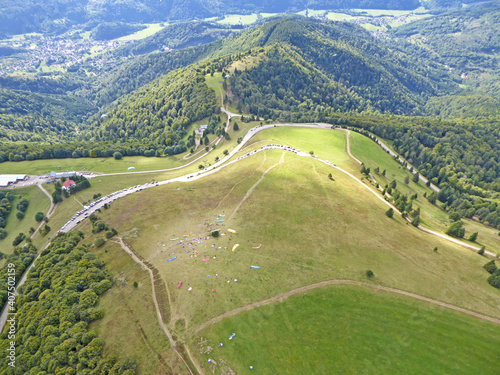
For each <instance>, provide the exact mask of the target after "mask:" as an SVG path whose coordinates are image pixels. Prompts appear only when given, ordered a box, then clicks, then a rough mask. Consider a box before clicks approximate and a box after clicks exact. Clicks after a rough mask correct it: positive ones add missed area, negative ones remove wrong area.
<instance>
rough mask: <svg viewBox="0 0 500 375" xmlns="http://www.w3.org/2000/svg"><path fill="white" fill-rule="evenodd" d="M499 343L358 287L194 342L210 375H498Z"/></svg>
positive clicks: (489, 332)
mask: <svg viewBox="0 0 500 375" xmlns="http://www.w3.org/2000/svg"><path fill="white" fill-rule="evenodd" d="M232 333H235V334H236V336H235V337H234V338H233V340H231V341H229V340H228V338H229V337H230V335H231V334H232ZM219 343H223V345H224V346H223V347H219ZM284 343H286V345H284ZM499 345H500V335H499V327H498V325H495V324H492V323H488V322H483V321H481V320H478V319H474V318H472V317H469V316H467V315H464V314H460V313H456V312H453V311H449V310H445V309H443V308H439V307H436V306H432V305H429V304H426V303H423V302H421V301H417V300H414V299H411V298H410V297H406V296H401V295H395V294H391V293H389V292H381V291H374V290H372V289H371V288H367V287H354V286H330V287H323V288H320V289H314V290H311V291H308V292H307V295H304V294H303V293H300V294H296V295H294V296H292V297H289V298H288V299H286V300H285V301H282V302H274V303H272V304H268V305H264V306H260V307H258V308H255V309H253V310H249V311H245V312H242V313H239V314H237V315H235V316H232V317H229V318H226V319H224V320H222V321H221V322H218V323H216V324H214V325H212V326H209V327H208V328H207V329H205V330H203V331H202V332H200V333H199V334H197V335H196V336H194V337H193V339H192V340H191V346H192V347H193V351H195V352H196V355H197V356H198V358H200V362H201V363H204V365H205V367H206V368H207V373H211V372H212V370H215V372H216V373H221V372H222V371H224V370H226V369H227V368H228V367H229V368H231V369H232V370H234V371H235V372H236V373H237V374H252V373H255V372H257V373H259V374H276V373H278V374H285V373H286V374H326V373H329V374H415V375H416V374H443V373H457V374H471V375H473V374H478V373H480V374H496V373H497V372H498V363H497V360H496V358H498V356H499V355H500V349H499ZM208 346H210V347H212V348H213V350H212V351H210V352H209V353H205V352H207V351H209V350H207V347H208ZM201 353H203V354H201ZM209 359H211V360H212V361H211V363H208V360H209ZM214 362H215V363H216V364H214ZM250 366H253V370H250Z"/></svg>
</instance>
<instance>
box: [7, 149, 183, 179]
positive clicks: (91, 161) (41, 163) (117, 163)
mask: <svg viewBox="0 0 500 375" xmlns="http://www.w3.org/2000/svg"><path fill="white" fill-rule="evenodd" d="M183 155H184V154H179V155H172V156H168V157H162V158H157V157H150V158H148V157H146V156H125V157H124V158H123V159H121V160H115V159H114V158H78V159H73V158H67V159H44V160H33V161H19V162H13V161H8V162H4V163H1V164H0V173H1V174H3V173H5V174H9V173H25V174H30V175H42V174H48V173H50V172H51V171H55V172H61V171H88V172H96V173H121V172H127V168H129V167H135V170H136V171H137V172H139V171H148V170H159V169H167V168H174V167H178V166H180V165H183V164H185V161H183V160H182V156H183Z"/></svg>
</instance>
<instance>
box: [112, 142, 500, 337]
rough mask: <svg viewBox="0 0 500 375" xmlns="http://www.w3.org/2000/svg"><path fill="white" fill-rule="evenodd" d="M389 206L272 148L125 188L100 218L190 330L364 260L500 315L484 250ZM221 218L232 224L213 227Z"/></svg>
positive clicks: (358, 272)
mask: <svg viewBox="0 0 500 375" xmlns="http://www.w3.org/2000/svg"><path fill="white" fill-rule="evenodd" d="M340 134H341V133H340ZM270 167H273V168H272V169H270ZM264 173H265V176H264V177H263V175H264ZM329 173H332V175H333V179H334V181H332V180H330V179H328V177H327V175H328V174H329ZM386 210H387V206H386V205H385V204H384V203H383V202H382V201H381V200H379V199H377V198H376V197H375V196H374V195H373V194H372V193H371V192H370V191H368V190H367V189H366V188H365V187H364V186H362V185H361V184H360V183H359V182H357V181H355V180H353V179H352V178H350V177H348V176H346V175H345V174H343V173H341V172H339V171H337V170H335V169H333V168H331V167H328V166H326V165H324V164H322V163H319V162H317V161H316V160H314V159H313V158H303V157H298V156H296V155H295V154H293V153H285V152H282V151H276V150H272V151H265V152H261V153H259V154H257V155H255V156H252V157H249V158H246V159H243V160H242V161H240V162H238V163H235V164H233V165H231V166H228V167H227V168H224V169H223V170H222V171H220V172H218V173H216V174H213V175H210V176H207V177H204V178H202V179H199V180H194V181H191V182H188V183H172V184H169V185H166V186H161V187H158V188H154V189H150V190H145V191H142V192H140V193H137V194H134V195H132V196H129V197H127V198H124V199H120V200H118V201H116V202H115V203H114V205H113V207H112V208H111V209H109V210H106V211H103V213H102V218H103V219H104V220H105V221H106V222H107V223H109V225H110V226H112V227H114V228H116V229H117V230H118V232H119V233H121V234H122V235H123V236H124V237H125V238H126V240H127V241H128V242H129V243H130V244H131V245H132V246H133V247H134V249H135V250H136V251H137V252H139V253H140V254H141V255H142V256H143V257H144V258H145V259H147V260H149V261H150V262H151V264H153V265H154V266H155V267H156V268H157V269H158V270H159V271H160V273H161V275H162V278H163V280H164V282H165V283H166V285H167V289H168V290H169V297H170V299H171V309H172V321H175V320H176V319H183V321H184V322H185V324H186V327H187V329H186V331H185V334H186V335H187V336H188V335H189V332H190V330H192V329H194V328H196V327H197V326H198V325H199V324H201V323H203V322H204V321H206V320H208V319H210V317H214V316H217V315H219V314H222V313H224V312H225V311H228V310H231V309H234V308H237V307H240V306H244V305H246V304H248V303H250V302H255V301H258V300H261V299H263V298H267V297H272V296H274V295H276V294H279V293H284V292H286V291H288V290H291V289H294V288H297V287H300V286H304V285H310V284H312V283H316V282H320V281H323V280H331V279H349V280H357V281H360V280H365V271H366V270H367V269H371V270H373V272H374V273H375V275H376V279H375V280H376V282H377V283H380V284H381V285H385V286H390V287H395V288H399V289H402V290H407V291H411V292H414V293H417V294H420V295H424V296H427V297H430V298H434V299H438V300H442V301H445V302H448V303H451V304H455V305H457V306H461V307H464V308H469V309H472V310H474V311H480V312H482V313H485V314H488V315H492V316H498V311H499V309H498V307H499V303H500V295H499V294H498V291H497V290H495V289H493V288H491V287H490V286H489V285H488V284H487V282H486V280H485V279H486V276H487V274H486V273H485V271H484V270H483V268H482V265H483V264H484V258H482V257H479V256H477V254H474V253H473V252H470V251H468V250H466V249H463V248H462V247H460V246H457V245H453V244H450V243H448V242H447V241H445V240H442V239H439V238H434V237H432V236H429V235H428V234H426V233H423V232H421V231H419V230H417V229H415V228H413V227H412V226H410V225H408V224H407V223H406V222H405V221H403V219H402V218H399V217H395V218H393V219H389V218H387V217H386V216H385V214H384V212H385V211H386ZM219 215H224V216H223V217H221V216H219ZM216 219H219V220H224V222H220V223H216V222H215V220H216ZM229 228H231V229H234V230H236V231H237V232H238V233H237V234H232V233H231V232H229V231H228V230H227V229H229ZM213 229H221V232H220V233H221V234H224V235H221V236H220V237H219V238H213V237H210V236H209V233H211V231H212V230H213ZM185 236H187V238H188V240H187V241H186V240H185ZM207 236H208V237H207ZM207 238H208V239H207ZM200 239H201V240H200ZM172 240H175V241H172ZM180 240H182V241H183V242H181V243H180V242H179V241H180ZM200 241H201V242H200ZM235 244H239V247H237V248H236V250H235V251H234V252H233V251H231V249H232V248H233V246H234V245H235ZM260 244H262V247H260V248H258V249H253V247H258V246H259V245H260ZM435 246H437V247H439V253H435V252H433V250H432V249H433V248H434V247H435ZM174 256H175V257H176V259H175V260H173V261H170V262H169V261H167V259H170V258H173V257H174ZM203 259H209V260H205V261H203ZM251 265H256V266H259V267H261V268H260V269H259V270H256V269H252V268H250V266H251ZM235 279H236V280H237V281H234V280H235ZM180 281H182V282H183V287H181V288H179V289H177V288H176V286H177V285H178V284H179V282H180ZM188 287H192V288H193V289H192V291H190V292H188V291H187V288H188ZM212 289H214V290H215V292H213V291H212ZM173 328H175V326H174V327H173ZM187 336H186V337H187ZM186 337H184V338H186Z"/></svg>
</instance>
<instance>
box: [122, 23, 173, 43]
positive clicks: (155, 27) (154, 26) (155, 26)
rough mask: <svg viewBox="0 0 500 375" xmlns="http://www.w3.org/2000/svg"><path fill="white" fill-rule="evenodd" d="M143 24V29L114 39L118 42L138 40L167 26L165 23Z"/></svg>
mask: <svg viewBox="0 0 500 375" xmlns="http://www.w3.org/2000/svg"><path fill="white" fill-rule="evenodd" d="M144 26H146V28H145V29H142V30H139V31H137V32H135V33H133V34H129V35H125V36H122V37H120V38H117V39H114V40H116V41H118V42H128V41H131V40H140V39H144V38H147V37H148V36H151V35H153V34H156V33H157V32H158V31H160V30H162V29H163V28H164V27H165V26H167V24H166V23H147V24H145V25H144Z"/></svg>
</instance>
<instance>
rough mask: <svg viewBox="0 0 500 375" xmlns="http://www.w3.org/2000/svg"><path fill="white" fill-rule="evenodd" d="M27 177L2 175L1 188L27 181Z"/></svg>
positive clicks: (0, 178)
mask: <svg viewBox="0 0 500 375" xmlns="http://www.w3.org/2000/svg"><path fill="white" fill-rule="evenodd" d="M27 177H28V176H27V175H25V174H0V187H6V186H9V185H10V184H14V183H16V182H17V181H22V180H26V178H27Z"/></svg>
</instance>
